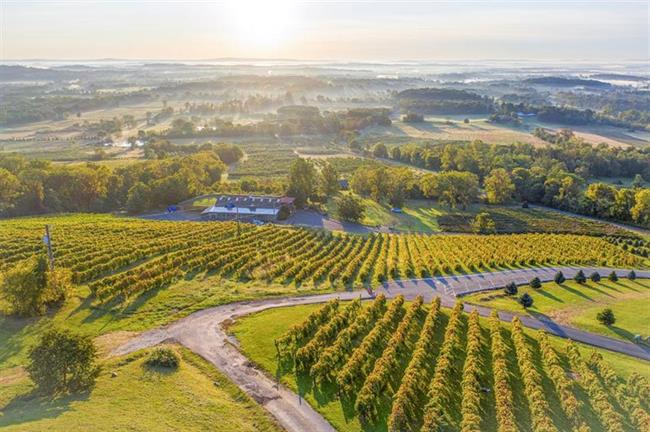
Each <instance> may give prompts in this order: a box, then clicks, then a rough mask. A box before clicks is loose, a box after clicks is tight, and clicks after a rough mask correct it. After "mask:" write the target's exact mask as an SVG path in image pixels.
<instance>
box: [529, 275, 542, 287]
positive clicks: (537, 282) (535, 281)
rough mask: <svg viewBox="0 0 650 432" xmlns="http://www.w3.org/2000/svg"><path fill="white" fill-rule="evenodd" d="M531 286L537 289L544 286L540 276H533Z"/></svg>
mask: <svg viewBox="0 0 650 432" xmlns="http://www.w3.org/2000/svg"><path fill="white" fill-rule="evenodd" d="M530 286H531V287H532V288H535V289H537V288H541V287H542V281H540V280H539V278H538V277H534V278H532V279H531V280H530Z"/></svg>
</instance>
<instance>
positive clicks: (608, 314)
mask: <svg viewBox="0 0 650 432" xmlns="http://www.w3.org/2000/svg"><path fill="white" fill-rule="evenodd" d="M596 319H598V321H599V322H600V323H601V324H603V325H606V326H611V325H613V324H614V323H615V322H616V317H615V316H614V312H613V311H612V310H611V309H610V308H606V309H603V310H602V311H600V312H598V314H597V315H596Z"/></svg>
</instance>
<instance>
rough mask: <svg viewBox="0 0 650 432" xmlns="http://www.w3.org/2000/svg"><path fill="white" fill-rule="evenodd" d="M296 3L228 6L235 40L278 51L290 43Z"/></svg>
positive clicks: (235, 2)
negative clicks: (287, 42) (284, 43)
mask: <svg viewBox="0 0 650 432" xmlns="http://www.w3.org/2000/svg"><path fill="white" fill-rule="evenodd" d="M294 6H295V2H294V1H293V0H280V1H273V2H271V1H265V0H232V1H228V2H227V3H226V5H225V13H226V18H227V22H228V25H229V26H230V27H231V30H232V33H233V37H234V38H235V39H236V40H237V41H238V42H239V43H241V44H242V45H244V46H247V47H250V48H259V49H270V48H278V47H279V46H280V45H281V44H282V43H283V42H285V41H287V39H288V38H289V36H290V33H291V27H292V24H293V18H294V16H293V15H294V12H295V8H294Z"/></svg>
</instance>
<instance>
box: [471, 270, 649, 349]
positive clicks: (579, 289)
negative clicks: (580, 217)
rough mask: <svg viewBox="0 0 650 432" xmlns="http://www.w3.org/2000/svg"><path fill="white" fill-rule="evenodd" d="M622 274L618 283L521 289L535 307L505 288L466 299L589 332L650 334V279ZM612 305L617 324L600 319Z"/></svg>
mask: <svg viewBox="0 0 650 432" xmlns="http://www.w3.org/2000/svg"><path fill="white" fill-rule="evenodd" d="M624 276H625V275H620V279H619V280H618V281H617V282H612V281H610V280H606V279H602V280H601V281H600V282H593V281H590V280H588V281H587V282H586V283H584V284H579V283H577V282H574V281H566V282H564V283H562V284H561V285H558V284H556V283H554V282H549V283H545V284H542V287H541V288H539V289H534V288H531V287H529V286H522V287H520V288H519V293H520V294H523V293H528V294H529V295H530V296H532V297H533V301H534V303H533V306H532V307H530V308H528V310H525V309H524V308H523V307H522V306H521V305H520V304H519V303H518V302H517V300H516V298H513V297H508V296H506V295H505V294H503V292H502V291H501V290H499V291H495V292H485V293H477V294H471V295H469V296H467V297H464V298H463V300H465V301H468V302H471V303H475V304H479V305H482V306H487V307H492V308H495V309H499V310H510V311H513V312H517V313H522V314H526V313H528V314H531V315H545V316H548V317H550V318H552V319H553V320H554V321H556V322H558V323H560V324H566V325H570V326H573V327H577V328H580V329H583V330H586V331H589V332H593V333H600V334H603V335H605V336H609V337H614V338H618V339H623V340H633V338H634V336H635V335H637V334H639V335H642V336H648V335H650V324H649V323H648V319H647V318H648V311H649V310H650V282H648V281H647V280H642V279H637V280H629V279H626V278H624ZM606 307H609V308H611V309H612V310H613V311H614V315H615V316H616V323H615V324H614V325H613V326H611V327H607V326H604V325H602V324H600V323H599V322H598V321H597V320H596V314H597V313H598V312H600V311H601V310H602V309H604V308H606Z"/></svg>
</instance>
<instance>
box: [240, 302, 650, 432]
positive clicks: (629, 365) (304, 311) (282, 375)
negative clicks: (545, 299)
mask: <svg viewBox="0 0 650 432" xmlns="http://www.w3.org/2000/svg"><path fill="white" fill-rule="evenodd" d="M320 307H321V306H319V305H308V306H296V307H290V308H279V309H271V310H267V311H263V312H260V313H257V314H253V315H249V316H247V317H244V318H241V319H240V320H238V321H237V322H236V323H235V324H234V325H233V327H231V331H232V333H233V334H234V335H235V336H236V337H237V339H238V340H239V341H240V347H241V350H242V351H243V352H244V353H245V354H246V355H247V356H248V357H249V358H250V359H251V360H252V361H253V362H254V363H256V364H258V365H259V366H260V367H261V368H262V369H263V370H265V371H266V372H267V373H268V374H270V375H272V376H274V377H276V378H278V379H279V380H280V381H281V382H282V383H283V384H285V385H286V386H288V387H289V388H291V389H292V390H294V391H296V392H298V393H299V394H300V395H302V396H303V397H304V398H305V400H307V401H308V402H309V403H310V404H311V405H312V406H313V407H315V408H316V409H317V410H318V411H319V412H320V413H321V414H322V415H323V416H324V417H325V418H327V419H328V420H329V421H330V422H331V423H332V425H333V426H334V427H335V428H336V429H337V430H339V431H346V432H347V431H350V432H355V431H362V430H367V431H385V430H387V424H386V421H387V417H388V415H389V412H390V404H391V395H392V394H393V393H394V392H395V391H396V390H397V387H398V386H399V381H400V379H401V374H402V373H403V372H404V371H403V368H404V367H405V363H406V362H407V359H402V360H400V366H399V368H398V369H399V371H398V372H397V373H396V374H395V375H393V376H391V378H390V380H389V382H391V384H389V386H388V388H387V389H386V390H384V392H385V394H384V395H383V396H381V397H382V401H383V402H382V404H381V405H380V410H379V415H378V421H376V422H374V423H371V424H369V423H367V422H362V421H360V419H359V416H358V415H357V413H355V408H354V402H355V401H354V400H349V399H345V398H344V399H340V398H339V397H338V396H337V391H336V385H334V384H325V385H323V386H317V385H315V383H314V382H313V380H312V378H311V377H310V376H308V375H303V374H296V372H295V370H293V368H292V366H291V363H287V362H286V361H282V362H280V361H279V360H278V357H277V351H276V347H275V345H274V340H275V339H276V338H278V337H279V336H281V335H282V334H283V333H284V332H286V331H287V329H289V328H290V327H291V326H292V325H294V324H298V323H300V322H302V321H303V320H304V319H305V318H306V317H307V316H308V315H309V314H310V313H312V312H314V311H315V310H317V309H318V308H320ZM342 307H344V305H343V304H342V305H341V306H339V308H342ZM366 307H367V306H366ZM405 307H408V304H405ZM441 312H442V314H441V316H440V318H439V321H438V324H436V327H435V331H436V335H435V337H434V343H433V346H434V350H436V355H437V350H438V349H439V348H440V345H441V344H442V343H443V333H444V328H445V326H446V325H447V324H448V321H449V314H450V311H449V310H446V309H442V311H441ZM465 317H466V316H465ZM421 324H422V320H421V318H420V321H419V322H418V324H417V326H421ZM480 324H481V327H482V329H483V336H482V338H483V339H482V343H483V344H484V345H483V346H484V351H483V353H482V358H481V362H482V363H481V364H482V365H484V366H483V367H482V370H484V371H485V376H484V377H483V378H482V385H483V386H487V387H492V386H493V383H492V378H491V376H490V374H491V361H490V353H489V351H490V350H489V348H488V345H489V342H488V339H489V335H488V334H487V329H488V328H489V325H488V322H487V320H485V319H481V320H480ZM463 325H464V326H465V325H466V322H464V324H463ZM502 328H503V335H504V337H505V339H506V341H508V343H507V345H508V351H509V353H508V356H509V358H510V360H509V361H508V365H509V368H510V374H511V375H510V376H511V382H510V384H511V386H512V390H513V400H514V401H516V404H515V405H516V406H517V407H516V409H515V418H516V422H517V425H518V426H519V428H520V430H530V429H531V424H530V421H531V419H530V413H529V412H528V408H527V404H526V403H525V402H524V401H525V397H524V388H523V383H522V380H521V376H520V372H519V369H518V367H517V365H516V363H515V360H514V353H513V351H512V350H513V347H512V344H511V342H510V336H511V335H510V332H511V330H510V325H509V324H503V325H502ZM463 329H466V327H463ZM525 333H526V335H527V336H528V343H529V346H530V347H531V349H532V350H533V353H534V358H535V367H536V368H537V369H538V370H539V371H543V368H542V367H541V363H540V362H541V359H540V356H539V352H538V346H537V341H536V332H534V331H529V330H525ZM550 340H551V344H552V346H553V347H554V348H555V349H556V350H557V352H558V354H559V355H560V356H561V359H562V362H563V364H564V365H565V367H566V361H567V360H566V357H565V354H564V350H565V345H566V341H564V340H561V339H559V338H555V337H551V338H550ZM462 342H463V343H465V336H464V335H463V340H462ZM413 343H414V342H413V340H410V342H409V350H412V349H413ZM463 346H464V345H463ZM578 347H579V350H580V351H581V353H582V356H583V358H588V356H589V355H590V353H591V352H592V351H593V350H592V349H591V348H588V347H586V346H581V345H578ZM598 352H600V353H601V354H602V355H603V357H604V359H605V360H606V361H607V362H608V363H609V364H610V365H611V366H612V368H614V370H615V371H616V373H618V374H619V375H620V376H621V377H623V378H626V377H628V376H629V375H630V374H631V373H632V372H638V373H641V374H643V375H644V376H646V377H650V368H648V367H647V363H645V362H643V361H641V360H636V359H633V358H631V357H627V356H625V355H620V354H615V353H611V352H607V351H603V350H599V351H598ZM407 357H408V356H407ZM371 368H372V366H371ZM454 368H455V369H454V370H455V371H456V372H455V374H456V375H455V377H454V378H452V382H449V383H448V384H449V385H450V386H452V387H450V388H451V390H450V391H451V392H452V393H453V394H454V396H453V397H452V400H451V401H450V404H449V406H450V407H452V410H453V412H452V417H453V418H454V419H455V420H454V424H452V425H451V426H452V427H453V428H457V426H458V424H457V423H455V422H456V421H457V420H458V418H459V416H460V412H459V411H460V410H459V408H460V403H461V401H460V396H461V389H460V387H457V386H459V385H460V375H461V371H462V368H463V356H462V355H461V356H460V358H458V359H457V362H456V364H455V366H454ZM366 373H367V372H366ZM541 373H542V374H543V372H541ZM427 385H428V382H427ZM543 385H544V391H545V393H546V397H547V398H548V401H549V404H550V406H551V414H550V415H551V416H552V419H553V422H554V423H555V424H556V425H557V426H558V428H559V430H569V429H571V427H570V425H569V424H568V423H567V419H566V418H565V417H564V416H563V415H562V413H561V409H560V407H559V405H558V400H557V396H556V395H555V393H554V390H553V388H552V383H551V382H550V381H549V379H548V377H546V375H543ZM576 397H577V398H578V399H580V400H581V401H582V402H583V403H585V411H583V416H585V418H586V419H587V420H586V421H587V422H588V423H589V426H590V427H591V428H592V430H593V431H599V430H603V427H602V426H601V425H600V424H599V422H598V421H597V420H596V418H595V416H594V414H593V412H592V411H591V408H590V405H589V401H588V399H589V397H588V396H587V395H586V394H585V393H584V390H582V389H581V388H580V387H578V389H577V391H576ZM481 409H482V410H483V411H482V415H481V418H482V428H481V430H485V431H488V430H495V429H496V418H495V411H494V398H493V395H492V393H491V392H490V393H487V394H485V393H484V394H483V396H482V402H481ZM421 410H422V407H419V411H418V412H420V415H421ZM416 430H417V429H416ZM627 430H633V428H631V427H628V428H627Z"/></svg>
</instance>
